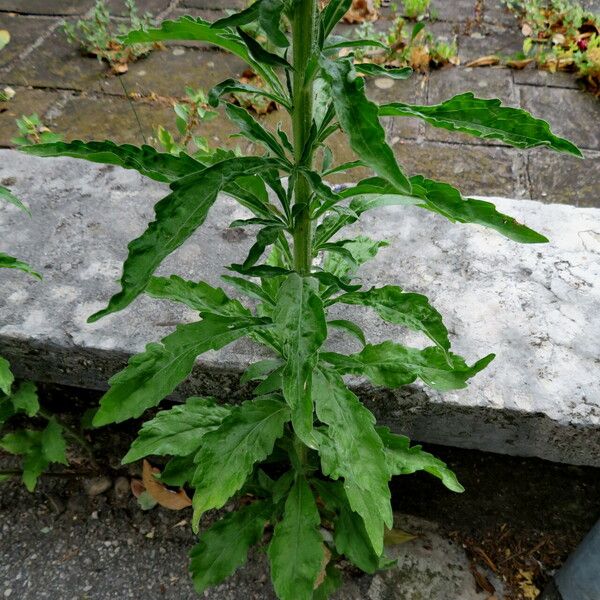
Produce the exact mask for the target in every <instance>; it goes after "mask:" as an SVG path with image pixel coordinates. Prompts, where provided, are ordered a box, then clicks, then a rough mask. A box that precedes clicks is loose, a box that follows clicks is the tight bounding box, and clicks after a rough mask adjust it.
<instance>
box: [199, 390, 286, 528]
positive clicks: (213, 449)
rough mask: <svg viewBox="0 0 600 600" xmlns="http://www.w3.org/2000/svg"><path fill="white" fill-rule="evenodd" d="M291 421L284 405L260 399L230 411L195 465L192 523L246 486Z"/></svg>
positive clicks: (206, 441)
mask: <svg viewBox="0 0 600 600" xmlns="http://www.w3.org/2000/svg"><path fill="white" fill-rule="evenodd" d="M289 419H290V411H289V408H288V407H287V405H286V404H285V403H284V402H281V401H279V400H276V399H274V398H257V399H256V400H251V401H247V402H244V403H243V404H242V405H241V406H236V407H234V408H232V409H231V413H230V414H229V415H228V416H227V417H226V418H225V419H224V420H223V422H222V423H221V425H220V426H219V428H218V429H216V430H214V431H211V432H209V433H207V434H206V435H205V436H204V439H203V441H202V446H201V447H200V450H199V451H198V453H197V454H196V457H195V459H194V462H195V463H196V471H195V473H194V477H193V480H192V485H193V487H194V488H195V493H194V498H193V506H194V517H193V521H192V524H193V526H194V528H195V529H197V527H198V523H199V521H200V517H201V516H202V514H203V513H204V512H206V511H207V510H210V509H211V508H221V507H222V506H223V505H224V504H225V502H227V500H229V498H230V497H231V496H233V494H235V493H236V492H237V491H238V490H239V489H240V488H241V487H242V485H244V482H245V481H246V479H247V478H248V476H249V475H250V473H251V472H252V468H253V467H254V464H255V463H257V462H259V461H261V460H264V459H265V458H266V457H267V456H269V455H270V454H271V452H273V447H274V445H275V442H276V440H277V439H278V438H280V437H281V436H282V435H283V426H284V425H285V423H287V422H288V421H289Z"/></svg>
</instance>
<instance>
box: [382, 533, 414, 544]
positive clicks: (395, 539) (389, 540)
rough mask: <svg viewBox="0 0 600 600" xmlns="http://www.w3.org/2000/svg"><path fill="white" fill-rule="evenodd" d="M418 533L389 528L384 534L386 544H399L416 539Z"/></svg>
mask: <svg viewBox="0 0 600 600" xmlns="http://www.w3.org/2000/svg"><path fill="white" fill-rule="evenodd" d="M416 537H417V536H416V535H413V534H412V533H408V532H406V531H402V530H401V529H387V530H386V532H385V533H384V534H383V543H384V545H386V546H398V545H399V544H405V543H406V542H410V541H411V540H414V539H416Z"/></svg>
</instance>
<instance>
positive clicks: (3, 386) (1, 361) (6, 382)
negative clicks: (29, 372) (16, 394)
mask: <svg viewBox="0 0 600 600" xmlns="http://www.w3.org/2000/svg"><path fill="white" fill-rule="evenodd" d="M14 380H15V376H14V375H13V374H12V371H11V370H10V363H9V362H8V361H7V360H6V359H5V358H2V356H0V391H2V393H3V394H5V395H6V396H10V392H11V389H12V384H13V382H14Z"/></svg>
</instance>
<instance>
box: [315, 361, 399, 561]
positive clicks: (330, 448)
mask: <svg viewBox="0 0 600 600" xmlns="http://www.w3.org/2000/svg"><path fill="white" fill-rule="evenodd" d="M312 391H313V397H314V400H315V408H316V412H317V417H318V418H319V420H320V421H321V422H322V423H325V424H326V425H327V426H328V427H327V430H326V432H325V434H324V435H323V436H322V438H321V444H322V445H321V446H320V447H319V452H320V453H321V464H322V469H323V473H324V474H325V475H328V476H330V477H332V478H333V479H337V478H339V477H343V479H344V489H345V491H346V495H347V497H348V502H349V504H350V506H351V507H352V510H354V511H355V512H357V513H358V514H359V515H360V516H361V518H362V520H363V521H364V525H365V529H366V531H367V534H368V537H369V539H370V541H371V545H372V546H373V549H374V551H375V552H376V553H377V554H378V555H380V554H381V553H382V551H383V532H384V526H385V525H387V527H388V528H389V527H391V526H392V508H391V505H390V491H389V487H388V481H389V478H390V475H389V471H388V467H387V465H386V462H385V453H384V448H383V443H382V441H381V438H380V437H379V435H378V434H377V432H376V431H375V427H374V424H375V417H374V416H373V415H372V414H371V412H370V411H369V410H368V409H367V408H366V407H365V406H363V405H362V404H361V402H360V400H359V399H358V398H357V397H356V396H355V395H354V394H353V393H352V392H351V391H350V390H349V389H348V388H347V387H346V384H345V383H344V381H343V379H342V378H341V376H340V375H338V374H337V373H336V372H335V371H333V370H331V369H328V368H320V369H318V370H316V371H315V373H314V375H313V380H312ZM323 451H324V454H325V456H324V455H323Z"/></svg>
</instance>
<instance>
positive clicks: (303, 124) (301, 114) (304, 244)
mask: <svg viewBox="0 0 600 600" xmlns="http://www.w3.org/2000/svg"><path fill="white" fill-rule="evenodd" d="M292 44H293V46H292V50H293V54H294V56H293V67H294V79H293V86H292V88H293V89H292V91H293V95H294V97H293V102H292V104H293V112H292V121H293V133H294V158H295V161H296V166H302V167H307V168H310V167H311V164H312V151H308V152H306V151H305V150H306V144H307V141H308V139H309V136H310V129H311V126H312V122H313V94H314V90H313V76H312V75H311V74H310V73H308V76H307V71H308V66H309V63H310V62H311V60H312V59H313V58H314V57H315V56H316V50H315V46H316V44H317V5H316V1H315V0H297V1H296V4H295V8H294V13H293V16H292ZM309 200H310V186H309V184H308V181H307V180H306V178H305V177H304V176H302V175H301V174H299V175H298V180H297V182H296V188H295V202H294V204H295V205H296V206H297V207H298V208H297V209H296V210H297V211H298V212H297V213H296V220H295V225H294V268H295V269H296V271H297V272H298V273H300V274H301V275H307V274H308V273H310V269H311V263H312V239H311V238H312V229H311V222H310V213H309V207H308V203H309Z"/></svg>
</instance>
